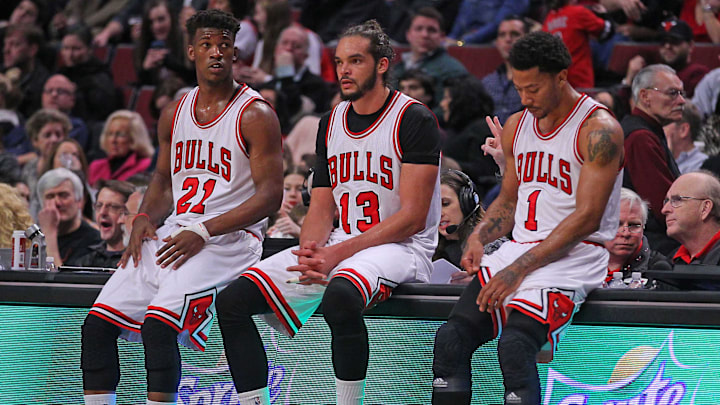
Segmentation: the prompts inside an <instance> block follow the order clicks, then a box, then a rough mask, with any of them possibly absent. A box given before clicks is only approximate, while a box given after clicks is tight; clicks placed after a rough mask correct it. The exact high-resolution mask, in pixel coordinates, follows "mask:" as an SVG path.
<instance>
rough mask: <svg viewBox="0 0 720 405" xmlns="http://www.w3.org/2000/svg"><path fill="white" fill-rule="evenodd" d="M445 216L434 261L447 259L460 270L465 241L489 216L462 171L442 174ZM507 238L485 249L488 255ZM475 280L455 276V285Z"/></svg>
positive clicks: (442, 205)
mask: <svg viewBox="0 0 720 405" xmlns="http://www.w3.org/2000/svg"><path fill="white" fill-rule="evenodd" d="M440 197H441V207H442V208H441V212H440V224H439V225H438V233H439V240H438V247H437V249H436V250H435V255H433V261H435V260H438V259H445V260H447V261H449V262H450V263H452V264H454V265H455V266H457V267H460V259H461V257H462V252H463V247H464V246H465V240H466V239H467V237H468V236H469V235H470V233H471V232H472V230H473V229H474V228H475V225H477V223H478V222H480V219H482V217H483V215H484V214H485V210H484V209H483V208H482V204H481V201H480V196H479V195H478V192H477V187H476V186H475V183H474V182H473V181H472V180H471V179H470V177H468V175H466V174H465V173H463V172H461V171H459V170H446V171H444V172H442V173H441V174H440ZM506 240H507V238H500V239H498V240H496V241H495V242H493V243H490V244H488V245H487V246H486V247H485V254H489V253H491V252H494V251H495V250H497V248H498V247H500V245H501V244H502V243H503V242H505V241H506ZM471 279H472V276H469V275H468V274H467V273H466V272H465V271H462V270H460V271H458V272H457V273H455V274H453V275H452V277H451V280H450V283H451V284H467V283H469V282H470V280H471Z"/></svg>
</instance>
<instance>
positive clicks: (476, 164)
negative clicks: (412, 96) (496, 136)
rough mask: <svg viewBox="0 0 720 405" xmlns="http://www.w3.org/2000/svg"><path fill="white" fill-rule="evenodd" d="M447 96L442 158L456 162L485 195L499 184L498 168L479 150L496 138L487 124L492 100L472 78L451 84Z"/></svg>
mask: <svg viewBox="0 0 720 405" xmlns="http://www.w3.org/2000/svg"><path fill="white" fill-rule="evenodd" d="M444 92H445V97H443V99H442V100H441V101H440V109H441V110H442V112H443V120H444V122H445V124H444V127H443V128H444V129H445V131H446V136H445V138H444V140H443V143H442V152H443V155H444V156H447V157H449V158H452V159H455V161H457V163H459V164H460V167H462V171H463V172H464V173H466V174H467V175H468V176H470V178H471V179H473V181H474V182H475V184H476V185H477V186H478V188H479V190H478V192H479V193H480V195H484V194H485V193H486V192H487V191H488V190H489V189H490V188H492V187H493V186H495V184H496V183H497V179H496V177H495V173H496V172H497V170H498V169H497V165H496V164H495V161H494V160H493V158H492V156H490V155H485V154H483V153H482V150H481V149H480V147H481V146H482V145H483V144H485V139H487V138H492V137H493V135H492V132H491V131H490V128H489V127H488V124H487V122H486V120H485V117H486V116H488V115H491V114H492V111H493V102H492V98H490V96H489V95H488V94H487V93H486V92H485V89H484V88H483V85H482V83H481V82H480V80H479V79H476V78H475V77H472V76H468V77H466V78H455V79H450V80H448V81H447V82H446V83H445V90H444Z"/></svg>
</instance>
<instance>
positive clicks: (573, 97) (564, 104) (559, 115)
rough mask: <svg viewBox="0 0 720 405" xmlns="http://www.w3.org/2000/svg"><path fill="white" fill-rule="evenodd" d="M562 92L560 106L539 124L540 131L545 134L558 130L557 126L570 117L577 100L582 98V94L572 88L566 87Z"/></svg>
mask: <svg viewBox="0 0 720 405" xmlns="http://www.w3.org/2000/svg"><path fill="white" fill-rule="evenodd" d="M561 91H562V94H561V95H560V102H559V103H558V106H557V107H556V108H554V109H553V110H552V111H550V112H549V113H548V115H547V116H545V118H543V119H541V120H540V122H539V124H540V129H541V130H542V131H543V132H547V131H550V130H552V129H553V128H557V126H558V125H560V124H561V123H562V122H563V121H564V120H565V119H566V118H567V117H568V115H570V112H571V111H572V110H573V108H575V104H576V103H577V100H578V99H579V98H580V97H581V95H580V93H578V92H577V91H575V89H573V88H572V87H570V86H565V87H564V88H563V89H562V90H561Z"/></svg>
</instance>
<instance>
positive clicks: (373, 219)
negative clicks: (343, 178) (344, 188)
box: [340, 191, 380, 233]
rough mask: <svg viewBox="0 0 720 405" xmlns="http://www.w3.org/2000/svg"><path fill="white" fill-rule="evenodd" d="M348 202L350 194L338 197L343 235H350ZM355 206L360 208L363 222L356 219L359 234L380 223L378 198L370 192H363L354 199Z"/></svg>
mask: <svg viewBox="0 0 720 405" xmlns="http://www.w3.org/2000/svg"><path fill="white" fill-rule="evenodd" d="M349 202H350V194H349V193H345V194H343V195H342V196H340V223H341V225H342V228H343V231H345V233H350V232H351V230H350V221H349V219H348V217H349V215H348V209H349V207H348V205H349ZM355 204H356V205H357V206H358V207H362V210H363V216H364V217H365V218H366V219H364V220H360V219H358V221H357V228H358V230H359V231H360V232H365V231H367V230H368V229H370V228H372V227H373V226H375V225H377V224H378V223H380V213H379V212H378V210H379V209H380V203H379V202H378V196H377V194H375V193H374V192H372V191H365V192H362V193H360V194H358V195H357V197H355Z"/></svg>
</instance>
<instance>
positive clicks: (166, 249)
mask: <svg viewBox="0 0 720 405" xmlns="http://www.w3.org/2000/svg"><path fill="white" fill-rule="evenodd" d="M163 242H165V244H164V245H163V246H162V247H161V248H160V249H159V250H158V251H157V252H156V253H155V256H159V257H160V258H159V259H158V260H157V262H156V263H157V264H159V265H160V266H161V267H163V268H165V267H167V266H169V265H171V264H172V263H173V262H174V263H175V264H174V265H173V267H172V268H173V270H177V269H178V268H179V267H180V266H182V265H183V263H185V262H186V261H187V260H188V259H189V258H191V257H193V256H195V255H196V254H198V252H199V251H200V250H202V248H203V246H205V240H203V238H202V237H201V236H200V235H198V234H196V233H195V232H192V231H182V232H180V233H179V234H177V235H175V237H172V236H168V237H166V238H165V239H163Z"/></svg>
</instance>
